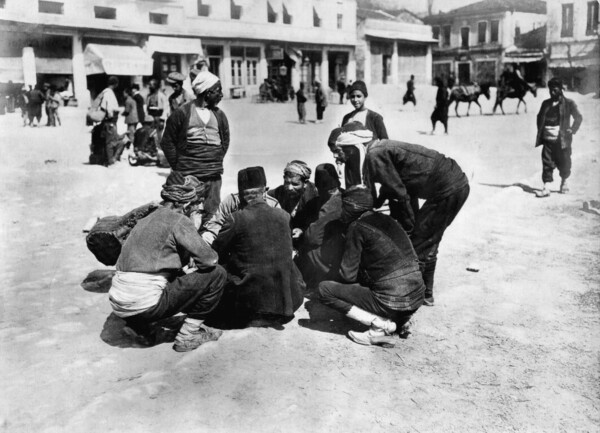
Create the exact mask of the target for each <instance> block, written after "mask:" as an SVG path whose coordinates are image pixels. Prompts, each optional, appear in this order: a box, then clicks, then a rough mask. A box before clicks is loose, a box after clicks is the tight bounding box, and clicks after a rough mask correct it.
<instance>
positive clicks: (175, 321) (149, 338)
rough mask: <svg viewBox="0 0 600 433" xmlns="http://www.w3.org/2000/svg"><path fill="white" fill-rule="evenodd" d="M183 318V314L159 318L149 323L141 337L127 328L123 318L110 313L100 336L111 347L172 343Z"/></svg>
mask: <svg viewBox="0 0 600 433" xmlns="http://www.w3.org/2000/svg"><path fill="white" fill-rule="evenodd" d="M184 320H185V316H184V315H179V316H173V317H169V318H167V319H163V320H159V321H158V322H155V323H153V324H152V325H151V327H150V332H149V334H148V335H146V336H144V337H143V336H140V335H136V334H135V333H134V332H133V331H132V330H131V329H130V328H128V327H127V326H126V323H125V320H123V319H121V318H120V317H118V316H117V315H115V314H114V313H110V315H109V316H108V317H107V318H106V321H105V322H104V326H103V327H102V331H101V332H100V338H101V339H102V341H104V342H105V343H107V344H108V345H110V346H113V347H121V348H125V347H130V348H135V349H144V348H148V347H152V346H156V345H158V344H162V343H172V342H173V341H174V340H175V336H176V335H177V332H178V331H179V328H181V325H182V324H183V321H184Z"/></svg>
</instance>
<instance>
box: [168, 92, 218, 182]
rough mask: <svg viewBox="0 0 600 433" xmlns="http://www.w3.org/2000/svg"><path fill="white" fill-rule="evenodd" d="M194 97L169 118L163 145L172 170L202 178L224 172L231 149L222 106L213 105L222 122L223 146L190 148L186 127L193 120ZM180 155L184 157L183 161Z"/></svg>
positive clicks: (215, 113)
mask: <svg viewBox="0 0 600 433" xmlns="http://www.w3.org/2000/svg"><path fill="white" fill-rule="evenodd" d="M193 104H194V101H192V102H188V103H186V104H183V105H182V106H181V107H180V108H178V109H177V110H175V111H174V112H173V113H171V115H170V116H169V118H168V119H167V124H166V127H165V131H164V133H163V137H162V141H161V142H160V145H161V148H162V150H163V152H164V153H165V157H166V158H167V161H168V162H169V165H170V166H171V168H172V169H173V170H177V171H180V172H182V173H183V174H184V175H189V174H191V175H194V176H196V177H198V178H199V179H202V178H207V177H215V176H220V175H221V174H223V158H224V157H225V154H226V153H227V149H229V122H228V121H227V116H225V113H223V111H222V110H219V108H217V107H215V108H213V109H212V111H213V113H214V115H215V117H216V118H217V123H218V125H219V136H220V137H221V147H214V149H210V151H208V152H207V151H206V149H195V148H189V147H188V142H187V130H188V125H189V123H190V113H191V109H192V106H193ZM180 157H183V160H182V162H180Z"/></svg>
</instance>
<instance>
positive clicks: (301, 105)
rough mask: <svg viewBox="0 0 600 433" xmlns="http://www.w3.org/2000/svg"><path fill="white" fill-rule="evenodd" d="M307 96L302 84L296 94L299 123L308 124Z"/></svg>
mask: <svg viewBox="0 0 600 433" xmlns="http://www.w3.org/2000/svg"><path fill="white" fill-rule="evenodd" d="M307 100H308V99H307V98H306V95H305V94H304V83H300V88H299V89H298V91H297V92H296V107H297V108H298V122H300V123H306V106H305V105H306V101H307Z"/></svg>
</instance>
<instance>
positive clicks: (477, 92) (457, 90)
mask: <svg viewBox="0 0 600 433" xmlns="http://www.w3.org/2000/svg"><path fill="white" fill-rule="evenodd" d="M481 95H484V96H485V97H486V98H487V99H490V85H489V84H482V85H481V86H480V85H479V84H477V83H474V84H472V85H469V86H457V87H454V88H452V90H451V91H450V99H449V100H448V106H450V104H452V103H453V102H455V103H456V104H455V105H454V112H455V113H456V117H460V116H459V114H458V103H459V102H468V103H469V106H468V107H467V116H468V115H469V110H470V109H471V103H472V102H474V103H476V104H477V105H478V106H479V114H483V111H482V110H481V105H479V101H478V99H479V96H481Z"/></svg>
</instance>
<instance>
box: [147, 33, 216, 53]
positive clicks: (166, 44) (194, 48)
mask: <svg viewBox="0 0 600 433" xmlns="http://www.w3.org/2000/svg"><path fill="white" fill-rule="evenodd" d="M147 49H148V52H149V53H154V52H156V51H158V52H159V53H172V54H198V56H200V57H203V56H204V53H203V52H202V43H201V41H200V38H193V39H192V38H173V37H166V36H150V37H149V38H148V45H147Z"/></svg>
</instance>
